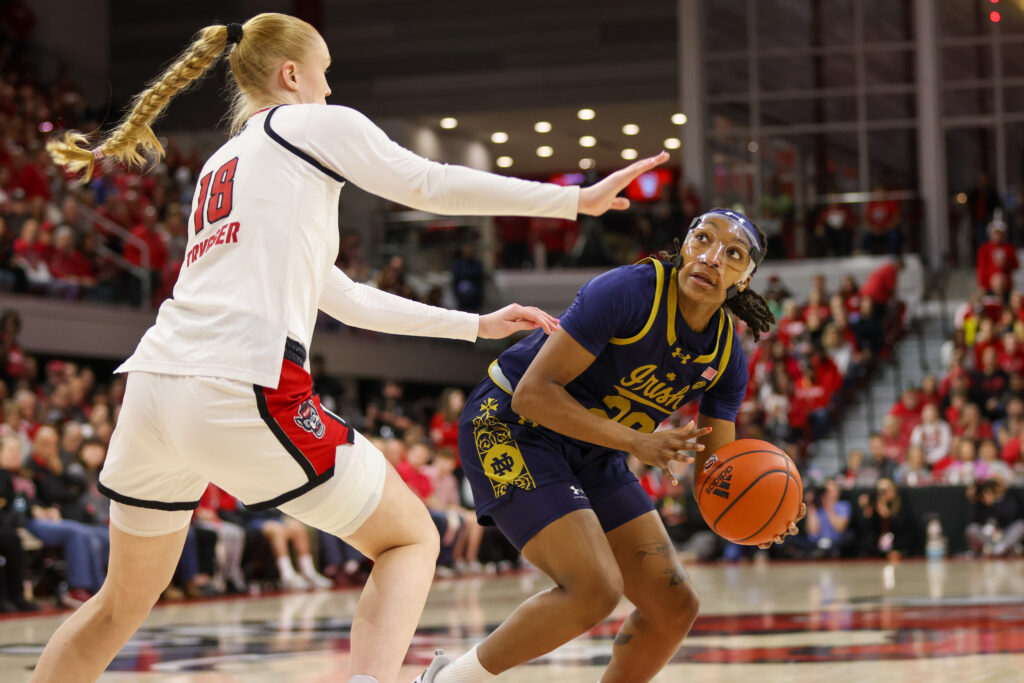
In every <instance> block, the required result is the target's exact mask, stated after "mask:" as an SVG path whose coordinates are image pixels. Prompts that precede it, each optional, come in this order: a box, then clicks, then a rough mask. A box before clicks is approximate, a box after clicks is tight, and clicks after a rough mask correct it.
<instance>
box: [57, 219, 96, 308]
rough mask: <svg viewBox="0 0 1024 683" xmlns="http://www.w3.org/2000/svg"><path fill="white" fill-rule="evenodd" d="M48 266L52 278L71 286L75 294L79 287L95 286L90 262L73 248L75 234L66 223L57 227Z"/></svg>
mask: <svg viewBox="0 0 1024 683" xmlns="http://www.w3.org/2000/svg"><path fill="white" fill-rule="evenodd" d="M49 268H50V274H51V275H53V277H54V279H55V280H57V281H58V282H61V283H64V284H66V285H69V286H70V287H72V288H73V289H72V290H71V291H73V292H74V294H76V295H77V293H78V291H79V288H81V287H95V286H96V277H95V276H94V274H93V269H92V264H91V263H89V260H88V259H87V258H85V256H83V255H82V252H80V251H78V250H77V249H75V234H74V231H73V230H72V229H71V228H70V227H69V226H67V225H62V226H60V227H59V228H57V231H56V236H55V238H54V245H53V253H52V254H50V260H49Z"/></svg>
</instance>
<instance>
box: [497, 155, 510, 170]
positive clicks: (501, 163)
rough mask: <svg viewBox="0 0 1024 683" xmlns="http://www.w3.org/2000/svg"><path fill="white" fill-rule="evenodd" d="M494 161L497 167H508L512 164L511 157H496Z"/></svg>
mask: <svg viewBox="0 0 1024 683" xmlns="http://www.w3.org/2000/svg"><path fill="white" fill-rule="evenodd" d="M494 163H496V164H497V165H498V168H508V167H509V166H511V165H512V157H498V158H497V159H495V160H494Z"/></svg>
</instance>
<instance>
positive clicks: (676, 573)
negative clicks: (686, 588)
mask: <svg viewBox="0 0 1024 683" xmlns="http://www.w3.org/2000/svg"><path fill="white" fill-rule="evenodd" d="M665 573H666V574H668V577H669V579H668V585H670V586H678V585H679V584H681V583H684V582H685V581H686V580H687V578H689V577H688V576H687V575H686V570H685V569H683V568H682V567H672V568H671V569H666V570H665Z"/></svg>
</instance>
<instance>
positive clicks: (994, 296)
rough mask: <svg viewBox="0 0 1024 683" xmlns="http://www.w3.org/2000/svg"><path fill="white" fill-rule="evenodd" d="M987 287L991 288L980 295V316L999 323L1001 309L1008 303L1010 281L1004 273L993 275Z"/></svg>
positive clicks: (1001, 314) (1001, 313) (1001, 315)
mask: <svg viewBox="0 0 1024 683" xmlns="http://www.w3.org/2000/svg"><path fill="white" fill-rule="evenodd" d="M989 286H990V287H991V288H990V289H988V290H986V291H985V292H984V293H982V295H981V300H980V304H981V314H982V315H983V316H984V317H985V318H987V319H989V320H991V321H992V322H999V320H1000V319H1001V318H1002V317H1003V309H1005V308H1006V307H1007V306H1008V305H1009V303H1010V279H1009V278H1008V277H1007V276H1006V274H1005V273H993V274H992V277H990V278H989Z"/></svg>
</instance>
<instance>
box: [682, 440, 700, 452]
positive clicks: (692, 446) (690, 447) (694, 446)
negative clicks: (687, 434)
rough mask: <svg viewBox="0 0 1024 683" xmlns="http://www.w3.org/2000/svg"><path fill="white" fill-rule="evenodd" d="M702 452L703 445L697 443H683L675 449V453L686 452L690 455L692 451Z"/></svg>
mask: <svg viewBox="0 0 1024 683" xmlns="http://www.w3.org/2000/svg"><path fill="white" fill-rule="evenodd" d="M702 450H704V444H702V443H697V442H696V441H684V442H683V443H682V444H680V445H679V446H678V447H677V448H676V452H679V451H688V452H690V453H693V452H694V451H702Z"/></svg>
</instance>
